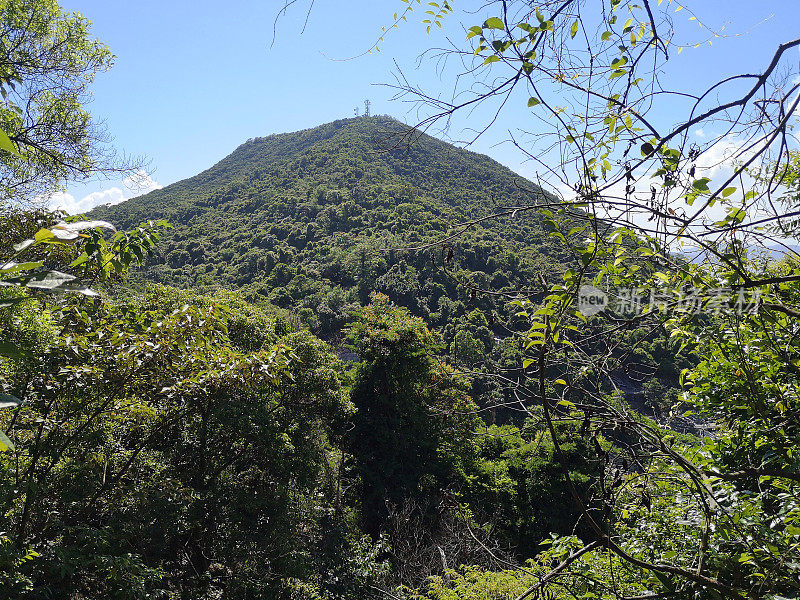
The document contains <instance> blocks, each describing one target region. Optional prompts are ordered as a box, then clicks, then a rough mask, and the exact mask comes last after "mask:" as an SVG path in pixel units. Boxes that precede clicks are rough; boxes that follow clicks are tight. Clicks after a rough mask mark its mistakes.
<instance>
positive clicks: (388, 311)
mask: <svg viewBox="0 0 800 600" xmlns="http://www.w3.org/2000/svg"><path fill="white" fill-rule="evenodd" d="M348 337H349V339H350V340H351V342H353V343H354V347H355V349H356V351H357V352H358V354H359V357H360V359H361V362H360V363H359V365H358V366H357V368H356V374H355V382H354V384H353V391H352V396H351V397H352V401H353V404H354V405H355V407H356V409H357V413H356V415H355V417H354V419H353V425H354V427H353V429H352V431H351V432H350V433H349V435H348V440H347V443H348V447H349V449H350V452H351V453H352V454H353V455H354V456H355V457H356V460H357V464H358V470H359V475H360V479H361V486H362V499H361V510H362V513H363V514H362V520H363V526H364V530H365V531H367V532H368V533H370V534H372V535H374V536H377V535H378V533H379V532H380V527H381V525H382V524H383V522H384V521H385V519H386V516H387V503H393V504H400V503H402V502H403V501H404V500H406V499H412V498H418V497H420V495H421V494H423V493H424V494H427V495H429V496H437V495H438V494H439V492H440V490H442V489H445V488H447V487H448V486H451V485H453V484H456V483H458V482H459V480H460V479H461V478H462V477H463V472H464V469H465V467H466V466H467V465H469V464H470V461H472V460H474V455H475V448H474V445H473V443H472V441H471V432H472V431H473V430H474V428H475V426H476V424H477V420H476V418H475V416H474V410H475V408H476V407H475V405H474V404H473V403H472V401H471V400H470V398H469V395H468V394H467V393H466V386H465V384H464V382H463V381H462V380H460V379H459V378H458V377H457V376H456V375H455V374H454V373H453V371H452V369H451V368H449V367H448V366H447V365H443V364H441V363H439V362H438V361H436V360H435V359H434V358H433V357H432V356H431V355H432V354H433V353H434V352H435V351H436V350H437V349H438V348H439V344H440V341H439V340H438V336H437V335H436V334H435V333H433V332H432V331H430V330H429V329H428V327H427V325H425V323H424V322H423V321H422V320H421V319H419V318H417V317H412V316H411V315H410V314H409V313H408V311H407V310H405V309H403V308H400V307H395V306H392V305H391V304H390V303H389V299H388V298H387V297H386V296H383V295H380V294H374V295H373V296H372V302H370V304H369V305H367V307H365V308H364V309H363V310H362V311H361V313H360V319H359V320H358V321H357V322H356V323H355V324H354V325H353V326H352V327H351V328H350V331H349V334H348Z"/></svg>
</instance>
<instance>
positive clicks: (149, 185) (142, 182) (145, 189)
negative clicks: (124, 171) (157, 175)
mask: <svg viewBox="0 0 800 600" xmlns="http://www.w3.org/2000/svg"><path fill="white" fill-rule="evenodd" d="M122 185H123V186H125V188H126V189H128V190H130V191H132V192H136V195H137V196H139V195H142V194H147V193H149V192H152V191H153V190H160V189H161V188H162V187H164V186H162V185H159V183H158V182H157V181H155V180H154V179H153V178H152V177H150V174H149V173H148V172H147V171H144V170H139V171H136V173H134V174H133V175H130V176H129V177H126V178H125V179H123V180H122Z"/></svg>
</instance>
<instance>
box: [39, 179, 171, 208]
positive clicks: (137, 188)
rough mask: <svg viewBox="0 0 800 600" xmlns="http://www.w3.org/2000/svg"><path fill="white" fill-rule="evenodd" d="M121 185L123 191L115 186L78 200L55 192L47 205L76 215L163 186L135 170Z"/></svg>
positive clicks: (66, 194)
mask: <svg viewBox="0 0 800 600" xmlns="http://www.w3.org/2000/svg"><path fill="white" fill-rule="evenodd" d="M122 186H123V187H124V188H125V190H124V191H123V190H122V189H120V188H118V187H116V186H115V187H112V188H109V189H107V190H103V191H100V192H92V193H91V194H89V195H88V196H84V197H83V198H81V199H80V200H76V199H75V196H73V195H72V194H68V193H67V192H57V193H55V194H53V195H52V196H50V200H49V201H48V206H49V207H50V208H51V209H53V210H63V211H65V212H67V213H69V214H71V215H77V214H81V213H85V212H88V211H90V210H92V209H93V208H95V207H96V206H102V205H104V204H108V205H114V204H121V203H122V202H125V201H126V200H130V199H131V198H134V197H136V196H140V195H142V194H146V193H148V192H152V191H153V190H158V189H161V188H162V187H163V186H161V185H159V184H158V182H156V181H155V180H154V179H153V178H152V177H150V175H149V174H148V173H147V172H146V171H137V172H136V173H134V174H133V175H130V176H129V177H126V178H125V179H123V180H122ZM128 192H131V193H128Z"/></svg>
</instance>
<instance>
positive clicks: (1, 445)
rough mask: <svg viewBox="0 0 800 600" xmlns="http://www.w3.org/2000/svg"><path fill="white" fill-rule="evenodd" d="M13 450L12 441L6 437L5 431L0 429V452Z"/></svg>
mask: <svg viewBox="0 0 800 600" xmlns="http://www.w3.org/2000/svg"><path fill="white" fill-rule="evenodd" d="M8 450H11V451H12V452H13V451H14V443H13V442H12V441H11V440H10V439H8V436H7V435H6V432H5V431H2V430H0V452H7V451H8Z"/></svg>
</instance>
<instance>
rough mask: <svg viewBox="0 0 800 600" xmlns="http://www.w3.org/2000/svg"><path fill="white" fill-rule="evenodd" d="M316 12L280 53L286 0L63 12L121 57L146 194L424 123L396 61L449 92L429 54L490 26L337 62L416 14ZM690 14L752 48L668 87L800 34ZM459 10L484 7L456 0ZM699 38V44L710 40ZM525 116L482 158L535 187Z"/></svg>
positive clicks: (118, 91)
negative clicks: (347, 124) (306, 146)
mask: <svg viewBox="0 0 800 600" xmlns="http://www.w3.org/2000/svg"><path fill="white" fill-rule="evenodd" d="M309 1H310V0H298V2H297V3H296V4H295V5H294V6H292V7H291V8H290V10H289V11H288V12H287V14H286V15H285V16H283V17H282V18H281V19H280V20H279V21H278V24H277V35H276V38H275V42H274V44H273V43H272V40H273V23H274V21H275V16H276V14H277V12H278V10H279V9H280V7H281V6H282V5H283V0H262V1H260V2H244V1H240V0H230V1H229V2H227V3H219V2H210V1H206V0H193V1H187V0H161V1H156V0H139V1H137V2H136V3H129V2H120V1H118V0H62V6H63V8H64V9H65V10H69V11H78V12H81V13H82V14H83V15H85V16H86V17H87V18H89V19H90V20H91V21H92V22H93V24H94V26H93V33H94V35H95V36H96V37H98V38H99V39H101V40H102V41H104V42H106V43H107V44H108V45H109V46H110V48H111V50H112V51H113V52H114V54H115V55H116V56H117V60H116V64H115V66H114V68H113V69H112V70H111V71H109V72H108V73H104V74H102V75H100V76H99V77H98V80H97V82H96V84H95V86H94V101H93V102H92V104H91V105H90V107H89V108H90V111H91V112H92V113H93V114H94V115H95V116H96V117H97V119H98V120H101V121H104V122H105V124H106V126H107V128H108V131H109V133H110V134H111V136H112V137H113V138H114V146H115V147H116V148H117V149H118V151H120V152H124V153H126V154H128V155H132V156H143V157H145V158H146V159H147V161H148V167H149V177H151V178H152V180H151V179H149V178H148V177H147V176H144V177H143V182H142V184H141V185H140V186H139V187H140V189H142V190H145V191H146V190H148V189H151V188H153V187H154V186H155V185H156V183H155V182H157V184H159V185H167V184H169V183H173V182H175V181H179V180H181V179H184V178H186V177H190V176H192V175H194V174H196V173H198V172H200V171H202V170H203V169H205V168H207V167H209V166H211V165H212V164H213V163H215V162H216V161H218V160H219V159H221V158H223V157H224V156H226V155H227V154H229V153H230V152H231V151H232V150H233V149H234V148H236V146H238V145H239V144H241V143H242V142H244V141H245V140H246V139H248V138H251V137H256V136H264V135H268V134H271V133H279V132H285V131H294V130H297V129H303V128H308V127H313V126H315V125H319V124H321V123H325V122H329V121H332V120H334V119H338V118H344V117H350V116H352V115H353V108H354V107H355V106H359V108H360V110H361V111H362V112H363V101H364V99H365V98H370V100H371V101H372V110H373V113H380V114H391V115H392V116H395V117H397V118H399V119H401V120H403V121H406V122H408V123H413V122H414V121H415V118H416V113H414V112H410V107H409V106H408V105H404V104H402V103H399V102H391V101H390V98H391V97H392V95H393V92H392V90H390V89H388V88H386V87H383V86H381V85H379V84H381V83H387V82H389V83H390V82H392V81H393V77H392V72H393V70H394V64H395V62H396V63H397V64H398V65H400V67H401V68H402V69H403V70H404V72H406V74H407V75H409V76H410V77H411V78H412V80H413V81H414V82H415V83H418V84H420V85H421V86H422V87H425V88H427V89H433V90H441V89H442V81H441V80H440V79H439V78H438V77H437V74H436V69H435V68H434V67H435V64H434V63H430V62H429V63H425V64H423V66H422V67H421V68H419V69H418V68H416V66H417V61H416V59H417V57H418V55H419V53H420V51H421V50H422V49H424V48H426V47H429V46H437V45H442V44H444V43H446V39H445V36H451V37H452V38H453V39H456V40H458V41H460V40H463V35H464V34H463V28H464V26H470V25H473V24H476V23H480V22H482V21H483V19H484V18H485V17H486V16H490V15H488V14H483V13H478V14H477V15H475V16H470V15H466V16H465V15H464V14H463V13H461V14H457V15H455V16H453V17H451V18H449V20H448V22H447V26H446V27H445V29H444V30H443V31H441V32H438V31H435V30H434V31H433V32H432V33H431V35H430V36H428V35H427V34H426V33H425V29H424V26H422V25H420V24H419V21H420V20H421V19H422V18H423V16H422V14H421V12H422V11H421V10H420V9H417V13H416V14H415V15H413V16H412V17H411V18H410V19H409V22H408V23H405V24H403V26H402V29H400V30H399V31H393V32H391V33H390V34H389V35H388V36H387V37H386V41H385V43H384V44H382V45H381V52H379V53H372V54H369V55H366V56H362V57H360V58H357V59H354V60H335V59H342V58H346V57H350V56H354V55H358V54H360V53H362V52H363V51H364V50H365V49H367V48H369V47H370V45H371V44H372V43H373V42H374V41H375V40H376V38H377V37H378V35H380V29H381V26H383V25H386V24H388V23H390V22H391V19H392V14H393V13H394V12H395V11H400V9H401V8H402V7H403V6H404V5H403V4H402V2H400V0H374V1H372V2H367V1H362V0H347V1H346V2H342V1H341V0H340V1H338V2H333V1H331V0H316V2H315V3H314V6H313V10H312V12H311V14H310V18H309V20H308V23H307V26H306V28H305V31H303V23H304V20H305V17H306V8H307V7H308V2H309ZM592 1H595V0H592ZM673 1H674V0H673ZM689 4H690V5H692V6H693V8H694V10H695V12H696V14H698V16H700V17H701V19H702V20H703V21H704V22H705V23H706V24H708V25H709V26H711V27H713V28H715V29H719V28H720V27H722V26H723V25H725V31H726V32H728V33H731V34H733V33H739V34H742V35H739V36H734V37H728V38H724V39H718V40H715V42H714V45H713V46H712V47H711V48H709V47H707V46H701V47H700V48H698V49H690V50H687V51H685V52H683V53H682V54H681V56H680V57H679V59H678V60H677V61H676V63H675V64H673V66H672V67H671V70H670V72H669V73H667V74H666V77H668V78H669V81H670V83H671V84H672V85H676V86H683V87H687V88H690V89H699V87H700V86H701V85H702V83H703V82H706V81H709V80H710V79H711V78H713V79H714V80H716V79H719V78H720V77H723V76H726V75H732V74H736V73H741V72H745V71H757V70H759V69H761V68H763V66H764V65H766V63H767V62H768V61H769V58H770V57H771V55H772V53H773V52H774V51H775V47H776V45H777V43H779V42H781V41H786V40H789V39H792V38H793V37H795V36H797V35H798V34H800V26H799V24H800V2H799V1H798V0H764V1H761V2H745V1H743V0H726V1H722V0H695V1H693V2H692V1H691V0H690V2H689ZM455 5H456V7H457V8H468V7H469V6H471V5H478V3H476V2H467V1H465V0H456V2H455ZM684 15H685V16H684ZM688 17H689V15H688V14H687V13H686V12H683V13H682V14H681V13H676V14H675V16H674V18H675V20H676V24H677V25H679V26H680V27H681V28H682V29H683V30H684V31H686V32H687V34H686V35H687V36H692V35H695V33H694V30H693V29H692V27H695V24H694V23H688ZM681 19H683V21H685V22H683V21H681ZM765 19H766V21H765V22H763V23H762V21H764V20H765ZM726 23H727V25H726ZM696 35H697V38H698V39H700V37H701V33H700V32H699V30H698V31H697V33H696ZM798 58H800V56H799V57H798ZM525 111H526V108H525V107H524V106H519V107H513V108H511V109H510V110H509V111H508V112H507V113H506V116H505V121H504V122H503V124H502V125H501V126H500V127H498V128H497V129H496V130H495V131H493V132H491V133H490V134H489V135H487V136H486V137H485V138H484V139H482V140H480V141H479V142H478V143H477V144H476V145H475V146H474V147H473V149H474V150H477V151H480V152H484V153H487V154H489V155H490V156H492V157H494V158H496V159H497V160H499V161H500V162H502V163H504V164H506V165H508V166H510V167H511V168H512V169H514V170H517V171H518V172H521V173H522V174H524V175H527V176H531V175H532V172H531V169H532V166H531V165H528V164H525V163H523V162H522V160H521V158H520V157H519V156H518V155H517V154H516V152H515V151H514V150H513V148H511V147H510V146H508V145H499V146H498V145H497V143H498V142H499V141H500V140H502V139H504V137H505V136H504V133H505V132H506V131H507V129H508V128H509V127H515V126H519V125H525V119H526V112H525ZM473 118H474V119H479V118H480V116H474V117H473ZM469 125H470V121H469V120H468V119H460V120H457V121H456V122H455V123H454V125H453V127H452V129H451V132H450V133H451V135H452V137H454V138H459V137H461V135H460V134H461V132H462V131H463V130H464V128H465V127H468V126H469ZM67 191H68V194H69V196H67V197H66V199H67V203H68V204H69V202H71V203H72V204H71V205H72V206H78V207H81V208H88V207H89V205H92V204H98V203H103V202H107V201H119V200H121V199H123V198H129V197H131V196H134V195H136V194H137V192H136V191H131V190H130V189H128V188H127V187H126V186H125V185H123V182H122V181H117V180H110V181H109V180H101V181H92V182H89V183H86V184H80V185H77V184H73V185H68V190H67ZM90 195H91V196H90Z"/></svg>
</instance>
